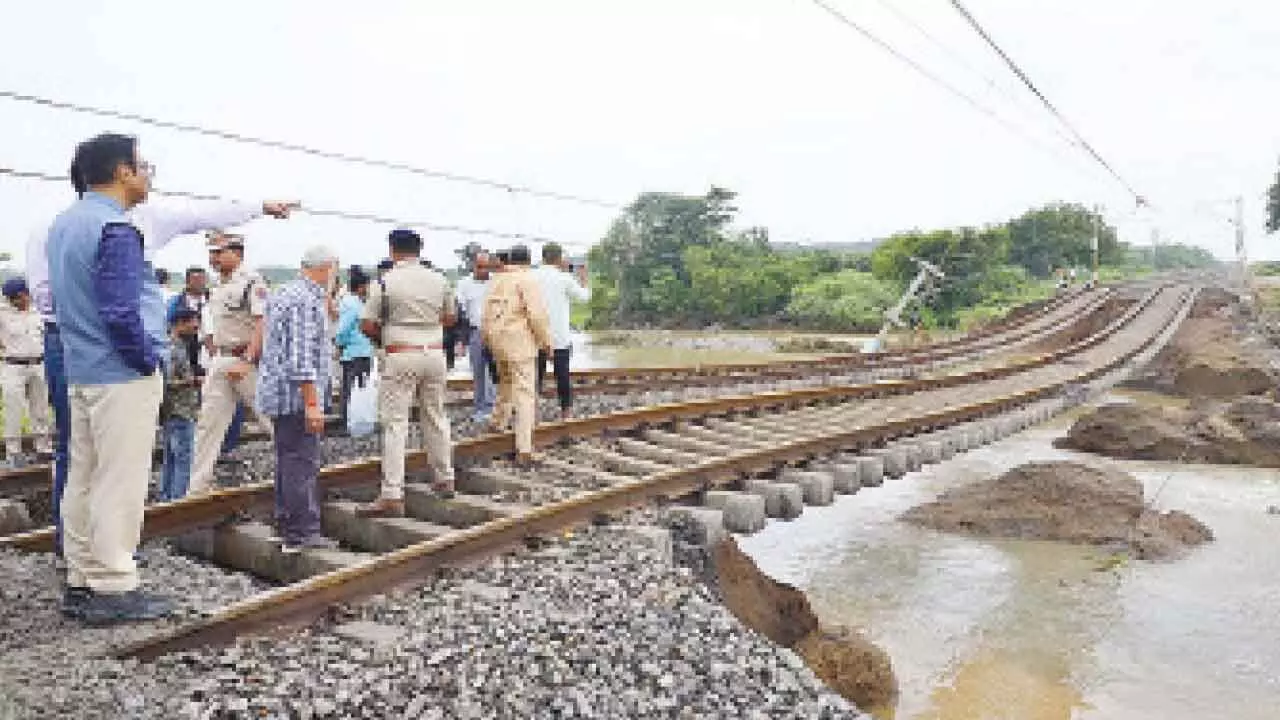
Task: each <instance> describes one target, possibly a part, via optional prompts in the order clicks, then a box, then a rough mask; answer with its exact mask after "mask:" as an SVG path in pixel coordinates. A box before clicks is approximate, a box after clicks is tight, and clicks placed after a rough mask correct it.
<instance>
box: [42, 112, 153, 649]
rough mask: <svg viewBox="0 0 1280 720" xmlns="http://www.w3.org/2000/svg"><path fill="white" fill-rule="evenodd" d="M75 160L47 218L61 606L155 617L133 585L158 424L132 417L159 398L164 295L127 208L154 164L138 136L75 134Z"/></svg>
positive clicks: (139, 196)
mask: <svg viewBox="0 0 1280 720" xmlns="http://www.w3.org/2000/svg"><path fill="white" fill-rule="evenodd" d="M72 168H73V174H75V175H76V177H73V181H75V182H76V184H77V185H78V186H83V187H85V188H87V192H85V193H84V195H83V196H82V197H81V198H80V199H79V200H78V201H76V202H75V203H74V204H73V205H71V207H69V208H68V209H67V210H65V211H63V212H62V214H60V215H59V216H58V217H57V218H56V219H55V220H54V221H53V225H52V226H51V227H50V229H49V243H48V255H49V277H50V284H51V290H52V294H53V297H54V298H56V302H55V307H54V311H55V313H56V316H57V323H58V328H59V331H60V334H61V338H62V345H63V348H64V349H65V363H66V376H67V384H68V396H69V400H70V410H71V438H70V448H69V450H70V452H69V453H68V455H69V461H70V462H69V468H68V472H67V487H66V490H65V496H64V498H63V501H62V515H63V521H64V535H63V552H64V555H65V557H66V560H67V589H66V597H64V607H66V608H71V609H73V610H74V612H73V613H72V614H74V615H77V616H78V617H80V618H81V619H82V620H84V622H86V623H87V624H91V625H105V624H112V623H117V622H128V621H133V620H148V619H155V618H159V617H163V616H165V615H168V614H169V613H170V612H171V611H172V607H171V604H170V603H169V602H168V601H167V600H166V599H164V598H161V597H157V596H154V595H152V594H149V593H144V592H142V591H141V590H139V589H138V568H137V563H136V562H135V561H134V551H135V549H136V548H137V545H138V540H139V539H140V535H141V530H142V518H143V506H144V504H145V502H146V497H147V484H148V480H149V479H150V476H151V472H150V470H151V452H152V448H153V446H154V443H155V429H154V428H153V427H152V426H151V424H150V423H139V422H137V420H138V418H151V417H154V416H155V415H156V413H157V412H158V411H159V407H160V399H161V395H162V393H163V381H162V378H161V370H160V361H161V357H162V356H163V352H164V345H163V342H164V341H163V340H158V338H157V332H160V333H162V332H163V327H164V315H165V313H164V297H163V295H162V294H161V292H160V288H159V286H158V285H156V282H155V275H154V273H153V272H152V271H151V269H150V267H149V263H148V262H147V260H146V258H145V256H144V252H143V240H142V234H141V233H140V232H139V231H138V229H137V228H136V227H135V226H134V225H133V224H131V223H130V221H129V219H128V218H127V216H126V213H127V212H128V210H129V209H130V208H132V207H134V206H135V205H137V204H139V203H141V202H143V201H144V200H146V199H147V194H148V192H149V191H150V186H151V177H152V175H153V174H154V168H153V167H152V166H151V165H150V164H149V163H147V162H145V161H144V160H143V159H142V158H141V156H140V155H139V154H138V142H137V139H136V138H133V137H130V136H126V135H115V134H104V135H99V136H97V137H95V138H92V139H90V140H87V141H85V142H83V143H81V144H80V145H79V146H78V147H77V148H76V154H75V161H74V163H73V164H72ZM152 326H156V327H152Z"/></svg>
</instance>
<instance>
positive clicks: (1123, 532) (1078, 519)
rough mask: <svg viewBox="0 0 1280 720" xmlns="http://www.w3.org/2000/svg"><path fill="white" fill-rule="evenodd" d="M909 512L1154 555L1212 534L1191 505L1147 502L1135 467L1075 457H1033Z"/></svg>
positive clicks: (946, 522)
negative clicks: (1164, 507) (1170, 507)
mask: <svg viewBox="0 0 1280 720" xmlns="http://www.w3.org/2000/svg"><path fill="white" fill-rule="evenodd" d="M902 519H903V520H904V521H906V522H909V523H912V524H915V525H919V526H922V527H927V528H931V529H934V530H939V531H943V532H953V533H960V534H964V535H972V536H976V537H987V538H1015V539H1023V540H1052V541H1060V542H1068V543H1075V544H1083V545H1098V546H1104V547H1106V548H1107V549H1110V550H1123V551H1125V552H1128V553H1130V554H1131V555H1133V556H1135V557H1138V558H1141V559H1149V560H1165V559H1171V558H1174V557H1177V556H1178V555H1179V554H1180V553H1181V552H1182V551H1183V550H1184V549H1186V548H1188V547H1190V546H1194V545H1199V544H1201V543H1203V542H1207V541H1209V540H1212V539H1213V532H1212V531H1211V530H1210V529H1209V528H1208V527H1206V526H1205V525H1204V524H1203V523H1200V522H1199V521H1198V520H1196V519H1195V518H1192V517H1191V516H1190V515H1187V514H1186V513H1183V512H1179V511H1176V510H1175V511H1171V512H1165V513H1161V512H1159V511H1156V510H1153V509H1150V508H1148V507H1147V505H1146V503H1145V498H1144V495H1143V490H1142V483H1141V482H1139V481H1138V480H1137V479H1136V478H1134V477H1133V476H1131V475H1129V474H1128V473H1125V472H1123V471H1121V470H1119V469H1116V468H1112V467H1105V466H1104V467H1094V466H1091V465H1084V464H1081V463H1074V462H1033V463H1027V464H1025V465H1021V466H1019V467H1016V468H1014V469H1012V470H1010V471H1008V472H1006V473H1004V474H1003V475H1000V476H999V477H995V478H992V479H989V480H985V481H981V482H977V483H974V484H972V485H966V486H964V487H960V488H956V489H954V490H950V491H948V492H946V493H943V494H942V495H941V496H940V497H939V498H938V499H936V500H934V501H932V502H929V503H925V504H923V505H919V506H917V507H914V508H912V509H910V510H908V511H907V512H906V513H904V514H903V515H902Z"/></svg>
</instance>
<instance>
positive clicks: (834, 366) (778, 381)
mask: <svg viewBox="0 0 1280 720" xmlns="http://www.w3.org/2000/svg"><path fill="white" fill-rule="evenodd" d="M1116 294H1117V293H1116V291H1115V290H1113V289H1111V288H1100V289H1099V290H1097V291H1093V292H1090V291H1078V292H1074V293H1070V294H1064V295H1061V296H1059V297H1056V298H1053V299H1052V300H1050V301H1048V302H1046V303H1044V304H1030V305H1027V306H1023V307H1021V308H1019V309H1017V310H1016V311H1014V312H1013V313H1011V314H1010V317H1009V318H1007V319H1006V320H1005V321H1003V322H1001V323H998V324H993V325H991V326H988V327H986V328H983V329H982V330H981V331H978V332H975V333H973V334H970V335H966V336H964V337H961V338H957V339H954V340H950V341H947V342H942V343H938V344H935V345H928V346H922V347H918V348H910V349H904V350H901V351H895V352H889V353H883V354H879V355H874V356H864V355H854V356H832V357H829V358H822V359H811V360H800V361H786V362H779V363H749V364H737V365H703V366H697V367H683V368H611V369H600V370H584V371H578V372H575V374H574V378H575V379H574V384H575V390H574V391H575V392H578V393H583V394H587V395H597V396H603V395H611V396H615V397H620V398H627V399H628V400H629V401H633V403H629V404H655V403H662V402H667V401H672V400H677V399H687V398H690V397H697V398H705V397H710V396H715V395H720V394H741V393H743V392H754V391H776V390H787V389H798V388H802V387H821V386H827V385H841V384H851V383H852V384H862V383H868V382H872V381H875V380H880V379H887V378H895V377H910V376H913V375H918V374H920V373H925V372H930V371H936V370H938V369H940V368H946V367H949V366H953V365H957V364H961V363H974V362H978V361H981V360H983V359H984V358H991V357H993V356H997V355H999V354H1001V353H1008V352H1012V351H1015V350H1017V349H1018V348H1022V347H1027V346H1031V345H1034V344H1037V343H1042V342H1045V341H1046V340H1049V339H1051V338H1053V337H1054V336H1056V335H1058V334H1061V333H1063V332H1066V331H1069V330H1070V328H1072V327H1073V326H1076V325H1078V324H1080V323H1083V322H1087V321H1088V320H1089V319H1090V318H1091V317H1093V316H1094V315H1095V314H1097V313H1099V312H1102V310H1103V308H1106V307H1108V301H1110V300H1112V299H1113V298H1114V297H1115V296H1116ZM450 387H451V390H450V396H451V397H450V400H449V403H450V405H451V406H452V407H455V408H459V407H465V406H469V404H470V399H469V397H467V396H466V395H465V394H464V393H465V392H469V388H470V381H465V382H463V381H456V380H454V381H450ZM545 394H546V395H551V396H553V395H554V390H553V389H551V388H547V389H546V391H545ZM330 429H331V430H334V429H338V428H337V425H336V423H331V427H330ZM260 439H264V438H263V437H262V436H260V435H258V434H255V433H254V432H253V431H250V430H246V432H245V433H244V434H243V435H242V441H253V440H260ZM50 486H51V476H50V467H49V465H47V464H40V465H32V466H29V467H26V468H21V469H17V470H8V471H4V472H0V498H6V497H7V498H15V497H24V496H30V495H32V494H41V493H43V494H47V493H48V489H49V487H50Z"/></svg>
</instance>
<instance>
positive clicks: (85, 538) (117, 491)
mask: <svg viewBox="0 0 1280 720" xmlns="http://www.w3.org/2000/svg"><path fill="white" fill-rule="evenodd" d="M163 393H164V380H163V378H162V376H161V374H160V372H159V371H156V372H155V373H152V374H151V375H149V376H148V377H145V378H139V379H137V380H132V381H130V382H127V383H119V384H116V385H72V386H71V388H70V390H69V395H70V398H69V399H70V405H71V444H70V448H69V453H68V454H69V455H70V465H69V467H68V469H67V489H66V491H65V494H64V495H63V497H62V523H63V531H62V533H63V534H62V547H63V554H64V555H65V556H66V559H67V585H69V586H72V587H88V588H90V589H92V590H94V591H96V592H111V593H118V592H128V591H130V590H133V589H134V588H136V587H137V586H138V567H137V565H136V564H135V563H134V560H133V552H134V550H136V549H137V547H138V540H139V539H140V538H141V536H142V514H143V508H144V506H145V505H146V502H147V485H148V484H149V482H150V480H151V452H152V450H153V448H154V445H155V437H156V435H155V428H154V426H153V424H152V422H151V418H154V417H155V416H156V413H158V412H159V411H160V398H161V396H162V395H163Z"/></svg>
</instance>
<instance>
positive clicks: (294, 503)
mask: <svg viewBox="0 0 1280 720" xmlns="http://www.w3.org/2000/svg"><path fill="white" fill-rule="evenodd" d="M337 280H338V256H337V253H335V252H333V251H332V250H330V249H329V248H327V247H325V246H316V247H313V248H311V249H310V250H308V251H307V252H306V253H305V254H304V255H303V256H302V271H301V273H299V275H298V278H297V279H296V280H294V281H293V282H291V283H289V284H288V285H285V286H284V287H283V288H281V289H280V290H278V291H276V292H275V293H274V294H272V295H271V297H270V298H269V299H268V300H267V309H266V326H265V328H264V332H263V343H262V359H261V361H260V364H259V365H258V384H257V389H256V397H255V403H254V407H255V408H256V409H257V411H258V413H259V414H261V415H262V416H264V417H269V418H271V423H272V430H273V431H274V432H273V433H272V439H273V440H274V441H275V446H276V528H277V532H278V533H279V535H280V538H281V540H282V541H283V545H284V550H285V551H286V552H297V551H300V550H302V549H304V548H332V547H333V546H334V544H333V542H332V541H330V540H328V539H327V538H325V537H324V536H322V535H321V534H320V498H319V494H318V492H317V490H316V479H317V476H318V475H319V473H320V438H321V435H322V434H323V433H324V404H323V402H322V398H324V397H327V396H328V393H329V392H330V388H329V377H330V372H329V362H330V352H329V343H328V337H329V312H328V307H327V302H326V301H327V299H328V297H329V295H330V294H331V293H332V292H333V289H334V287H336V283H337Z"/></svg>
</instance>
